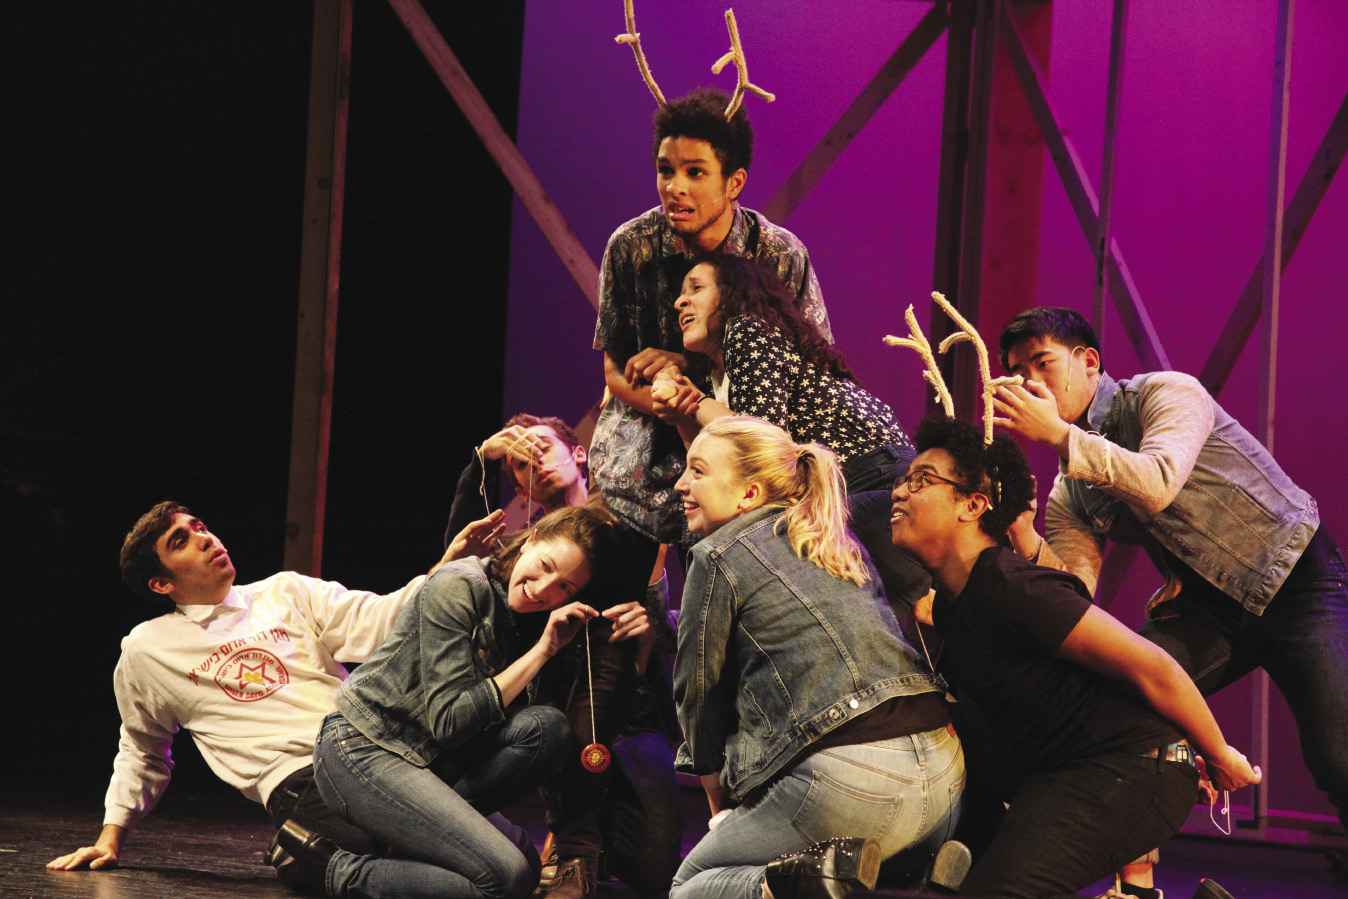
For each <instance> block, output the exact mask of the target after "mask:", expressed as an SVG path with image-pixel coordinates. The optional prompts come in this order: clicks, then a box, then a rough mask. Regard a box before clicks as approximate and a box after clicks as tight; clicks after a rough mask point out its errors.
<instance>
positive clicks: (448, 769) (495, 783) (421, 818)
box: [314, 705, 572, 899]
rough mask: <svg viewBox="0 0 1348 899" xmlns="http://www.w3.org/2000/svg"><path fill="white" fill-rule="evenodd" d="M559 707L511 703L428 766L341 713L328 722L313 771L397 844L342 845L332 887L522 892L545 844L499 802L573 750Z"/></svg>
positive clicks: (512, 898) (454, 896)
mask: <svg viewBox="0 0 1348 899" xmlns="http://www.w3.org/2000/svg"><path fill="white" fill-rule="evenodd" d="M571 748H572V742H571V734H570V728H569V727H568V726H567V723H566V718H565V717H564V716H563V715H562V713H561V712H559V711H557V710H556V709H554V708H552V707H550V706H536V705H535V706H527V707H524V708H512V709H510V710H508V711H507V712H506V720H505V721H504V722H502V723H501V724H499V725H496V726H494V727H492V728H490V729H488V730H486V731H484V732H483V733H481V734H479V735H478V736H476V737H474V738H473V739H471V740H469V741H467V742H466V743H464V744H462V745H460V746H457V747H455V748H453V749H449V750H446V751H445V752H444V753H443V754H442V755H441V756H440V757H439V758H437V759H436V760H435V762H434V763H433V764H432V765H430V766H429V767H427V768H421V767H418V766H417V765H414V764H412V763H411V762H409V761H407V760H406V759H404V758H403V757H402V756H400V755H396V754H395V753H392V752H389V751H388V750H387V749H384V748H383V747H382V746H379V745H378V744H377V743H374V742H373V741H371V740H370V739H369V738H368V737H366V736H365V735H364V734H363V733H361V731H359V730H357V729H356V728H355V727H352V726H351V724H350V723H348V722H347V720H346V719H345V718H344V717H342V715H341V714H340V713H333V714H331V715H329V716H328V718H327V720H326V721H324V723H323V729H322V730H321V731H320V732H319V736H318V744H317V746H316V747H315V748H314V759H315V764H314V778H315V780H316V782H317V785H318V792H319V794H320V795H321V796H322V797H323V801H324V802H326V803H327V804H328V805H329V806H330V807H332V808H333V809H334V810H336V811H337V812H339V813H340V814H341V816H342V817H343V818H345V819H346V820H348V821H350V822H352V823H353V824H356V825H358V826H359V827H360V828H362V829H363V830H365V831H367V832H368V833H370V834H371V835H373V836H375V837H376V838H378V839H380V840H383V841H385V842H387V843H388V844H389V846H390V847H392V848H393V849H394V850H395V851H396V852H397V853H398V855H399V857H397V858H378V857H375V856H370V855H356V854H353V853H350V852H341V851H339V852H337V853H336V854H335V855H334V856H333V858H332V861H331V862H330V863H329V865H328V871H327V893H328V895H329V896H353V897H371V899H379V897H390V899H392V897H398V899H419V897H426V899H431V897H436V899H458V897H462V899H523V897H525V896H528V895H529V893H530V892H531V891H532V890H533V888H534V887H535V886H537V884H538V872H539V861H538V852H537V850H535V849H534V846H533V842H532V841H531V840H530V838H529V835H528V834H527V833H525V832H524V830H523V829H522V828H520V827H517V826H516V825H514V824H512V823H510V822H509V821H507V820H506V819H505V818H504V817H502V816H501V815H500V814H498V813H496V810H497V809H499V808H502V807H504V806H506V805H508V804H510V803H511V802H514V801H515V800H517V799H519V798H521V797H522V796H524V795H526V794H527V793H529V792H531V791H533V790H535V789H537V788H538V786H539V784H540V783H541V782H542V780H543V778H544V776H546V774H547V773H548V772H549V771H551V770H552V768H553V767H555V766H556V764H557V762H558V760H559V758H560V757H561V755H562V754H563V753H565V752H569V751H571Z"/></svg>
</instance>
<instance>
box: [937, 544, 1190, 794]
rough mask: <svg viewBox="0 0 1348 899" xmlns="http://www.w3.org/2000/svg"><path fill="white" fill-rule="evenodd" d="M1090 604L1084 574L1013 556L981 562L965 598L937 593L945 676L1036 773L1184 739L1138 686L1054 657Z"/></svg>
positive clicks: (987, 556) (1004, 552)
mask: <svg viewBox="0 0 1348 899" xmlns="http://www.w3.org/2000/svg"><path fill="white" fill-rule="evenodd" d="M1090 605H1091V601H1090V598H1089V596H1088V594H1087V593H1086V588H1085V586H1084V585H1083V584H1082V583H1081V581H1080V580H1079V579H1077V578H1076V577H1075V576H1074V575H1071V574H1068V573H1066V572H1063V571H1057V570H1055V569H1051V568H1043V567H1040V566H1038V565H1035V564H1033V563H1031V562H1029V561H1028V560H1026V559H1023V558H1021V557H1020V556H1018V555H1016V553H1015V552H1013V551H1012V550H1010V549H1006V548H1003V547H989V548H988V549H986V550H984V551H983V552H982V553H980V554H979V556H978V560H977V561H976V562H975V563H974V567H973V571H972V572H971V573H970V575H969V582H968V583H967V584H966V585H965V587H964V591H963V592H962V593H960V595H959V597H958V598H957V599H955V600H953V601H952V600H951V599H950V597H949V596H947V595H946V594H944V593H942V592H940V591H938V592H937V594H936V602H935V605H934V607H933V610H932V614H933V618H934V621H935V622H936V628H937V630H939V631H940V633H941V637H942V639H943V641H944V644H945V645H944V648H943V649H942V651H941V655H940V657H939V659H938V660H937V661H938V664H937V667H938V669H939V670H940V672H941V673H942V674H944V675H945V676H946V678H947V679H948V680H950V681H951V682H952V683H955V684H958V685H959V686H960V687H961V688H962V690H963V692H964V693H966V694H967V695H968V696H970V697H971V698H972V699H973V700H974V701H975V702H977V703H978V704H979V706H980V707H981V708H982V710H983V714H984V717H986V718H987V721H988V724H989V725H990V727H991V729H992V730H993V732H994V733H996V734H997V735H998V736H999V738H1000V739H1001V741H1002V742H1003V744H1004V745H1005V747H1006V748H1007V749H1008V750H1009V751H1010V752H1011V753H1012V755H1013V756H1014V757H1015V759H1016V761H1017V762H1018V763H1019V764H1020V765H1021V767H1022V768H1023V770H1024V771H1025V772H1026V773H1027V774H1033V773H1038V772H1043V771H1052V770H1055V769H1056V768H1058V767H1060V766H1061V765H1062V764H1063V763H1065V762H1067V761H1068V760H1070V759H1073V758H1085V757H1090V756H1095V755H1100V754H1102V753H1105V752H1113V751H1125V752H1139V753H1140V752H1145V751H1147V750H1148V749H1154V748H1156V747H1158V746H1165V745H1167V744H1169V743H1172V742H1174V741H1175V740H1177V739H1179V737H1180V734H1179V733H1178V731H1177V730H1176V729H1175V727H1174V725H1173V724H1171V723H1170V722H1169V721H1167V720H1166V719H1165V718H1163V717H1161V716H1160V715H1159V714H1157V713H1156V712H1155V711H1153V710H1152V709H1151V708H1150V707H1149V706H1147V705H1146V703H1145V702H1144V701H1143V700H1142V699H1141V698H1140V697H1139V696H1138V695H1137V693H1136V691H1134V690H1133V689H1132V688H1131V685H1128V684H1126V683H1124V682H1121V681H1116V680H1113V679H1112V678H1108V677H1105V676H1104V675H1102V674H1097V673H1096V672H1094V671H1090V670H1088V669H1086V668H1082V667H1081V666H1080V665H1077V664H1075V663H1072V662H1069V661H1066V660H1064V659H1059V658H1056V657H1055V656H1054V653H1056V652H1057V651H1058V648H1059V647H1060V646H1062V642H1063V640H1065V639H1066V638H1067V635H1068V634H1069V633H1071V631H1072V628H1074V627H1076V625H1077V622H1078V621H1080V620H1081V618H1082V616H1084V615H1085V614H1086V610H1087V609H1088V608H1090Z"/></svg>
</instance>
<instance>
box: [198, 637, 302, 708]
mask: <svg viewBox="0 0 1348 899" xmlns="http://www.w3.org/2000/svg"><path fill="white" fill-rule="evenodd" d="M215 682H216V683H217V684H219V685H220V689H221V690H224V691H225V693H227V694H228V695H229V698H230V699H233V700H234V701H236V702H257V701H258V700H259V699H266V698H267V697H268V696H270V695H272V694H273V693H275V692H276V691H277V690H279V689H281V688H282V687H283V686H285V685H286V684H288V683H290V672H288V671H286V668H285V666H284V665H282V664H281V660H280V659H278V658H277V657H276V656H274V655H272V654H271V653H269V652H267V650H265V649H241V650H239V651H238V652H236V653H234V655H232V656H230V657H229V658H228V659H226V660H225V663H224V664H223V665H221V666H220V668H219V669H218V670H217V671H216V672H215Z"/></svg>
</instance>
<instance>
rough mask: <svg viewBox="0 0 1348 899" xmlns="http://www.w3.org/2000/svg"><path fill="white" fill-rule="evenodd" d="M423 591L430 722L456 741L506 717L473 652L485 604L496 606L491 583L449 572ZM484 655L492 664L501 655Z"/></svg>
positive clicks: (438, 733)
mask: <svg viewBox="0 0 1348 899" xmlns="http://www.w3.org/2000/svg"><path fill="white" fill-rule="evenodd" d="M424 591H425V593H424V595H423V596H422V602H421V628H420V639H421V653H420V664H421V683H422V684H423V687H424V690H425V693H426V711H425V718H426V726H427V729H428V730H429V731H430V733H431V736H432V737H434V738H435V739H436V740H437V741H438V742H440V743H441V744H443V745H445V746H457V745H459V744H460V743H463V742H465V741H466V740H469V739H471V738H473V737H475V736H477V735H478V734H480V733H481V732H482V731H483V730H485V729H486V728H487V727H489V726H490V725H492V724H495V723H497V722H499V721H503V720H505V709H504V708H502V706H501V699H500V693H499V692H498V691H497V689H496V685H495V684H494V683H492V681H491V678H490V677H489V676H488V672H486V671H484V670H482V669H481V668H480V667H479V666H478V664H476V663H475V662H474V656H473V632H474V630H476V629H478V628H481V627H483V626H484V621H483V616H482V614H481V612H480V609H483V608H487V609H490V608H491V596H490V593H491V587H490V585H488V583H487V582H486V580H485V578H484V579H481V580H478V579H477V578H473V577H470V576H458V577H448V576H445V577H434V578H431V579H430V580H428V581H427V582H426V586H425V588H424ZM479 594H485V595H479ZM486 624H487V626H489V623H486ZM485 661H486V662H487V663H488V664H487V667H488V668H489V669H491V668H495V667H496V666H497V665H499V664H500V663H501V661H502V660H500V659H486V660H485ZM491 673H494V671H493V672H491Z"/></svg>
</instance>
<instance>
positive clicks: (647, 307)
mask: <svg viewBox="0 0 1348 899" xmlns="http://www.w3.org/2000/svg"><path fill="white" fill-rule="evenodd" d="M715 252H717V253H729V254H730V255H732V256H746V257H750V258H753V259H758V260H759V261H761V262H765V263H767V264H769V265H770V266H771V267H772V268H773V269H774V270H775V271H776V273H777V276H778V277H780V278H781V279H782V281H783V282H784V283H785V284H786V286H787V287H788V288H790V290H791V292H792V293H793V294H795V295H796V296H798V297H800V306H801V311H803V312H804V313H805V316H806V318H808V319H809V320H810V321H812V322H813V323H814V325H815V327H816V328H818V329H819V332H820V333H821V334H823V335H824V337H825V338H827V339H828V340H829V341H832V340H833V335H832V332H831V331H830V330H829V324H828V311H827V310H826V309H825V308H824V298H823V296H822V295H821V294H820V292H819V279H818V278H816V277H815V274H814V266H812V265H810V253H809V251H808V250H807V249H805V245H804V244H803V243H801V242H800V240H799V238H797V237H796V235H794V234H792V233H791V232H790V231H787V230H786V229H785V228H779V227H778V226H776V225H774V224H772V223H771V222H769V221H768V220H767V219H765V218H763V216H762V215H761V214H760V213H757V212H755V211H753V210H752V209H745V208H743V207H741V206H738V205H737V206H736V207H735V220H734V222H733V223H731V226H730V233H729V234H727V235H726V239H725V240H724V241H722V242H721V246H720V247H718V248H717V249H716V251H715ZM696 264H697V257H696V256H695V255H693V254H691V253H689V252H688V250H687V249H686V248H685V247H684V245H683V241H682V240H680V239H679V237H678V236H677V235H675V234H674V232H673V231H671V230H670V228H669V224H668V223H667V222H666V221H665V216H664V211H663V210H662V209H661V208H660V207H659V206H657V207H656V208H654V209H652V210H650V211H649V212H646V213H644V214H643V215H639V216H637V217H636V218H634V219H632V220H631V221H630V222H627V223H626V224H625V225H623V226H622V227H620V228H619V229H618V230H617V231H614V232H613V236H612V237H610V238H609V241H608V247H607V248H606V249H605V250H604V262H603V264H602V265H601V266H600V268H599V321H598V323H597V324H596V325H595V329H594V348H595V349H596V350H604V351H605V352H607V353H609V354H610V355H612V356H613V357H614V359H615V360H616V361H618V362H619V363H625V362H626V361H627V360H628V359H629V358H630V357H631V356H633V355H634V354H635V353H637V352H638V351H640V350H644V349H648V348H651V347H654V348H655V349H659V350H669V351H671V352H675V353H681V352H683V332H681V331H680V330H679V314H678V312H677V311H676V310H675V309H674V301H675V300H677V299H678V298H679V291H680V289H681V287H682V285H683V276H684V275H686V274H688V270H689V269H691V268H692V267H693V266H694V265H696Z"/></svg>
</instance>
